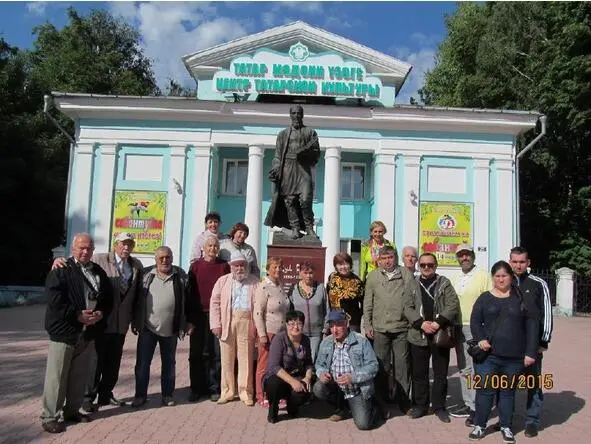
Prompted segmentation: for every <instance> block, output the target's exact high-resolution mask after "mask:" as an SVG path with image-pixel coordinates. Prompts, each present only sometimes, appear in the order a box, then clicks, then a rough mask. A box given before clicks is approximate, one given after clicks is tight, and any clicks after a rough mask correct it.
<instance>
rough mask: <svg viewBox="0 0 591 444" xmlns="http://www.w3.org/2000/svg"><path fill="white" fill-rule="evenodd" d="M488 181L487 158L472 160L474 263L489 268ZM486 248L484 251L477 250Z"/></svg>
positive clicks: (488, 165)
mask: <svg viewBox="0 0 591 444" xmlns="http://www.w3.org/2000/svg"><path fill="white" fill-rule="evenodd" d="M489 183H490V161H489V159H475V160H474V189H473V193H474V221H473V224H472V226H473V228H474V239H473V242H474V249H475V253H476V264H477V265H478V266H479V267H481V268H483V269H485V270H488V269H489V261H488V257H489V251H490V242H491V239H489V238H488V235H489V232H488V226H489V214H490V205H489V196H490V193H489ZM482 248H486V250H485V251H479V250H481V249H482Z"/></svg>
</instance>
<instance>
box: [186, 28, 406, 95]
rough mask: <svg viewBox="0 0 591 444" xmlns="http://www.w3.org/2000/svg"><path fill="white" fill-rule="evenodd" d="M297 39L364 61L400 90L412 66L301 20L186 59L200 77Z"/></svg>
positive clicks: (312, 47)
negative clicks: (261, 50) (243, 57)
mask: <svg viewBox="0 0 591 444" xmlns="http://www.w3.org/2000/svg"><path fill="white" fill-rule="evenodd" d="M297 42H300V43H302V44H303V45H305V46H306V47H307V48H308V49H309V50H310V51H311V52H312V53H314V54H323V53H336V54H338V55H339V56H341V57H342V58H343V59H344V60H352V61H356V62H358V63H360V64H362V65H363V66H365V68H366V70H367V72H368V74H371V75H372V76H374V77H378V78H380V79H381V81H382V82H383V83H384V84H390V85H394V86H395V87H396V92H398V91H399V90H400V88H401V87H402V84H403V83H404V81H405V80H406V77H407V76H408V74H409V73H410V70H411V69H412V66H411V65H410V64H408V63H406V62H403V61H401V60H398V59H395V58H393V57H390V56H388V55H386V54H383V53H381V52H379V51H376V50H374V49H371V48H368V47H367V46H364V45H361V44H359V43H356V42H354V41H352V40H349V39H346V38H344V37H341V36H339V35H336V34H333V33H331V32H328V31H325V30H323V29H320V28H316V27H313V26H310V25H308V24H307V23H304V22H301V21H298V22H294V23H290V24H288V25H283V26H277V27H275V28H271V29H267V30H265V31H262V32H259V33H257V34H252V35H248V36H245V37H242V38H239V39H236V40H232V41H230V42H227V43H223V44H221V45H217V46H214V47H211V48H207V49H204V50H202V51H198V52H196V53H193V54H188V55H185V56H184V57H183V58H182V60H183V63H184V64H185V66H186V67H187V69H188V70H189V72H190V73H191V75H192V76H193V77H194V78H195V79H197V80H199V79H200V78H205V77H207V76H211V75H212V74H213V73H215V72H216V71H219V70H220V69H227V68H228V67H229V65H230V63H231V62H232V60H233V59H235V58H237V57H240V56H245V55H252V54H254V53H255V52H256V51H257V50H260V49H261V48H266V49H269V50H272V51H277V52H280V53H287V52H288V51H289V49H290V47H291V46H292V45H294V44H295V43H297Z"/></svg>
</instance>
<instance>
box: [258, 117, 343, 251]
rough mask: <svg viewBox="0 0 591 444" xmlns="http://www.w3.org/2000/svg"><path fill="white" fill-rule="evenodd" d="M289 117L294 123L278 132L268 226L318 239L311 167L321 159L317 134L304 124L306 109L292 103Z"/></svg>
mask: <svg viewBox="0 0 591 444" xmlns="http://www.w3.org/2000/svg"><path fill="white" fill-rule="evenodd" d="M289 116H290V117H291V126H290V127H289V128H286V129H284V130H282V131H281V132H280V133H279V134H278V135H277V143H276V147H275V156H274V157H273V163H272V165H271V170H270V171H269V180H270V181H271V182H273V183H274V184H275V186H274V190H273V199H272V202H271V207H270V208H269V212H268V213H267V217H266V218H265V225H266V226H268V227H281V228H283V229H284V230H285V231H286V232H287V236H288V238H289V239H292V240H293V239H298V238H300V237H302V234H301V231H305V233H306V235H307V236H312V237H314V238H316V239H318V236H316V233H315V232H314V212H313V211H312V199H313V195H314V181H313V180H312V167H313V166H314V165H316V164H317V163H318V159H319V158H320V145H319V143H318V134H316V131H314V130H313V129H312V128H309V127H307V126H305V125H304V123H303V119H304V109H303V108H302V107H301V106H300V105H294V106H292V107H291V108H290V109H289ZM335 186H337V184H335Z"/></svg>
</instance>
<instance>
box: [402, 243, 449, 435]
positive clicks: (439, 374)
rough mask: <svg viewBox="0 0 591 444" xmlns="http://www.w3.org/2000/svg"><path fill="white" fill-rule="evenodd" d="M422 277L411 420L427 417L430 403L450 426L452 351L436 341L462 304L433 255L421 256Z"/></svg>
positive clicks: (413, 317)
mask: <svg viewBox="0 0 591 444" xmlns="http://www.w3.org/2000/svg"><path fill="white" fill-rule="evenodd" d="M419 269H420V270H421V274H420V276H419V277H418V278H417V284H418V285H417V287H418V288H417V291H415V293H414V300H413V301H412V304H411V310H410V311H409V310H407V312H406V315H407V316H410V318H409V321H410V323H411V329H410V331H409V332H408V342H410V355H411V362H412V400H413V408H412V409H411V410H410V412H409V416H410V417H411V418H413V419H417V418H420V417H421V416H425V415H426V414H427V413H428V411H429V403H431V404H432V407H433V412H434V413H435V415H436V416H437V418H439V420H440V421H442V422H445V423H448V422H450V418H449V414H448V413H447V410H446V409H445V398H446V397H447V370H448V367H449V354H450V347H449V345H447V344H442V343H441V342H438V341H437V338H436V334H437V332H438V331H439V330H440V329H444V331H443V332H442V333H441V334H443V333H446V331H445V329H446V328H448V327H450V326H451V327H452V328H453V325H454V321H455V320H456V318H457V316H458V314H459V311H460V302H459V300H458V295H457V294H456V292H455V290H454V288H453V286H452V285H451V282H450V281H449V279H447V278H446V277H445V276H440V275H438V274H437V258H436V257H435V255H434V254H432V253H423V254H421V256H419ZM431 360H432V361H433V387H432V396H429V361H431Z"/></svg>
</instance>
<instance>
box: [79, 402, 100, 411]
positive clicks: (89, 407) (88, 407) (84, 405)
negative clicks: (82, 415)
mask: <svg viewBox="0 0 591 444" xmlns="http://www.w3.org/2000/svg"><path fill="white" fill-rule="evenodd" d="M82 410H84V411H85V412H86V413H94V412H96V410H97V408H96V406H95V405H94V404H93V403H92V402H90V401H84V402H83V403H82Z"/></svg>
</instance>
